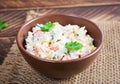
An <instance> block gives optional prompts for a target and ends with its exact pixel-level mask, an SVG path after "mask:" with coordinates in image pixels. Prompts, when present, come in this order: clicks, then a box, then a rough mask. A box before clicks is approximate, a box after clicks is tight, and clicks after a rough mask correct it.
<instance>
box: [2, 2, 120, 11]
mask: <svg viewBox="0 0 120 84" xmlns="http://www.w3.org/2000/svg"><path fill="white" fill-rule="evenodd" d="M116 4H118V5H120V0H104V1H103V0H0V9H2V10H5V9H26V8H27V9H29V8H36V7H38V8H63V7H79V6H98V5H116Z"/></svg>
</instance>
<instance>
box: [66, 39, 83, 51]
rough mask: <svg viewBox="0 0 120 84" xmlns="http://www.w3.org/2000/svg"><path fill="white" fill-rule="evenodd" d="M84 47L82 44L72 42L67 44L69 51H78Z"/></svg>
mask: <svg viewBox="0 0 120 84" xmlns="http://www.w3.org/2000/svg"><path fill="white" fill-rule="evenodd" d="M82 47H83V46H82V44H81V43H79V42H77V41H75V42H73V41H71V42H67V43H65V48H66V49H67V50H68V52H69V51H78V50H79V49H81V48H82Z"/></svg>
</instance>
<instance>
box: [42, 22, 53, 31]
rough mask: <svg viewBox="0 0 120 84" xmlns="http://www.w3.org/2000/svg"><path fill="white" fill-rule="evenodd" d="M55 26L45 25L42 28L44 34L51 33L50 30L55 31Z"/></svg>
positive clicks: (51, 24) (48, 23)
mask: <svg viewBox="0 0 120 84" xmlns="http://www.w3.org/2000/svg"><path fill="white" fill-rule="evenodd" d="M54 26H55V25H54V24H53V23H51V22H47V23H45V24H44V25H43V26H42V27H40V29H41V31H43V32H49V31H50V30H52V29H53V27H54Z"/></svg>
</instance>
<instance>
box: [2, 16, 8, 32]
mask: <svg viewBox="0 0 120 84" xmlns="http://www.w3.org/2000/svg"><path fill="white" fill-rule="evenodd" d="M7 27H8V24H7V23H3V19H2V18H0V31H1V30H2V29H4V28H7Z"/></svg>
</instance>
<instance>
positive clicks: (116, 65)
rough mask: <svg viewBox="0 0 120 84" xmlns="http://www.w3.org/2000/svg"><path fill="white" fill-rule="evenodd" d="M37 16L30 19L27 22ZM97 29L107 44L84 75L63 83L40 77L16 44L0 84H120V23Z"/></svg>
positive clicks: (3, 67)
mask: <svg viewBox="0 0 120 84" xmlns="http://www.w3.org/2000/svg"><path fill="white" fill-rule="evenodd" d="M34 15H36V14H35V13H33V14H32V15H31V16H29V15H28V17H27V20H28V19H29V18H31V17H32V16H34ZM97 25H98V26H99V27H100V29H101V30H102V32H103V35H104V44H103V47H102V50H101V51H100V53H99V55H98V57H97V59H96V60H95V62H93V63H92V65H90V67H89V68H87V69H86V70H85V71H83V72H82V73H80V74H78V75H76V76H74V77H71V78H67V79H62V80H57V79H52V78H48V77H46V76H44V75H42V74H39V73H37V72H36V71H35V70H33V69H32V68H31V67H30V66H29V65H28V64H27V62H26V61H25V60H24V58H23V57H22V55H21V54H20V52H19V50H18V48H17V45H16V42H15V43H14V44H13V45H12V47H11V49H10V52H9V53H8V54H7V58H6V59H5V61H4V63H3V65H1V66H0V84H8V83H10V84H120V48H119V47H120V23H119V22H115V21H109V22H104V21H103V22H97Z"/></svg>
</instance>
